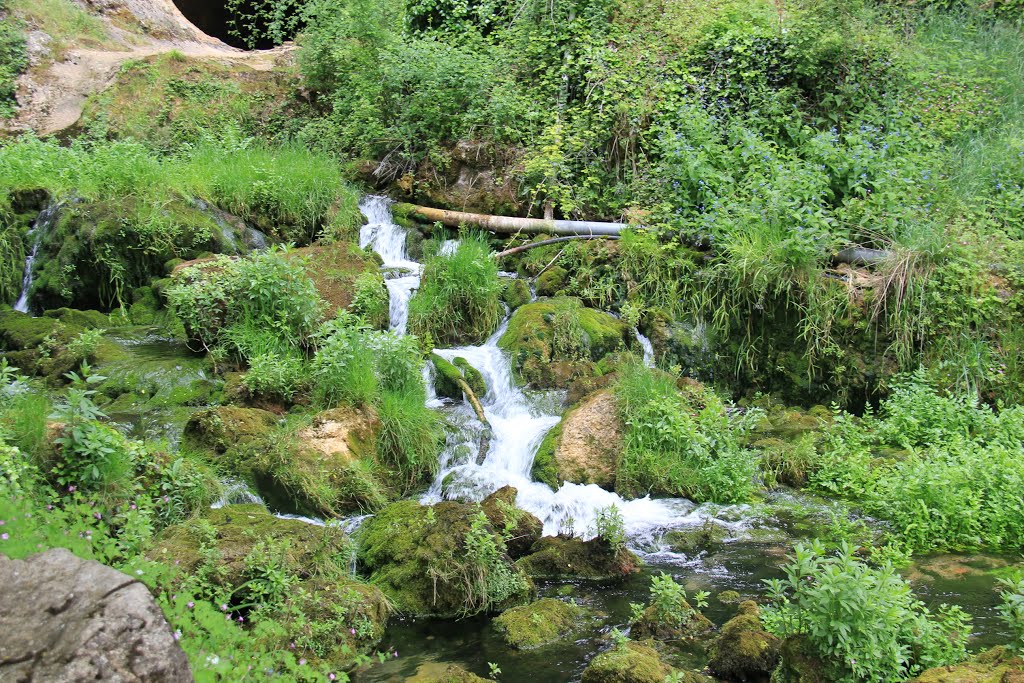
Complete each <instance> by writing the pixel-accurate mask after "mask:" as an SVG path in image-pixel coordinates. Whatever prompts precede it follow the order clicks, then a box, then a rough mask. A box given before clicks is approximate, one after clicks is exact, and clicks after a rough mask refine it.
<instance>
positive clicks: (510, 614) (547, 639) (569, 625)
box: [491, 598, 582, 650]
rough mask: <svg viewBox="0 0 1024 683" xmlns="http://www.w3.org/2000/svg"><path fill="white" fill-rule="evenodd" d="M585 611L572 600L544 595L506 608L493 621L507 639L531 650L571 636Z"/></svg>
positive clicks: (503, 637) (514, 645) (518, 647)
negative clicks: (525, 603)
mask: <svg viewBox="0 0 1024 683" xmlns="http://www.w3.org/2000/svg"><path fill="white" fill-rule="evenodd" d="M581 612H582V610H581V609H580V608H579V607H577V606H576V605H573V604H572V603H568V602H563V601H562V600H556V599H555V598H543V599H541V600H538V601H537V602H532V603H530V604H529V605H523V606H521V607H513V608H512V609H510V610H506V611H504V612H502V613H501V615H500V616H498V617H497V618H495V619H494V621H493V622H491V623H492V624H494V628H495V629H496V630H497V631H498V633H499V634H500V635H501V638H502V640H504V641H505V642H506V643H508V644H509V645H511V646H512V647H514V648H516V649H517V650H529V649H531V648H535V647H540V646H541V645H547V644H548V643H553V642H555V641H556V640H559V639H560V638H563V637H565V636H567V635H568V634H569V633H571V632H572V631H573V630H574V629H575V628H577V627H578V625H579V617H580V615H581Z"/></svg>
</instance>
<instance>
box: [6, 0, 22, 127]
mask: <svg viewBox="0 0 1024 683" xmlns="http://www.w3.org/2000/svg"><path fill="white" fill-rule="evenodd" d="M6 11H7V5H6V2H0V13H6ZM27 66H28V55H27V53H26V51H25V36H24V35H22V31H21V27H20V26H19V25H18V22H15V21H12V20H11V19H9V18H5V19H4V21H3V22H0V118H7V117H9V116H11V115H13V114H14V106H15V104H16V101H15V97H14V96H15V94H16V90H17V78H18V76H19V75H20V74H21V72H22V71H24V70H25V67H27Z"/></svg>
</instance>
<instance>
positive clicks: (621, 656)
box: [581, 641, 672, 683]
mask: <svg viewBox="0 0 1024 683" xmlns="http://www.w3.org/2000/svg"><path fill="white" fill-rule="evenodd" d="M671 673H672V667H670V666H669V665H667V664H665V663H664V662H662V661H661V658H660V657H659V656H658V653H657V652H655V650H654V649H653V648H651V647H648V646H647V645H642V644H640V643H637V642H634V641H629V642H627V643H626V644H625V645H621V646H620V645H617V646H615V647H613V648H612V649H610V650H607V651H606V652H602V653H601V654H599V655H597V656H596V657H594V659H592V660H591V662H590V664H588V665H587V668H586V669H584V670H583V678H582V679H581V681H582V683H664V681H665V679H666V678H667V677H668V676H669V675H670V674H671Z"/></svg>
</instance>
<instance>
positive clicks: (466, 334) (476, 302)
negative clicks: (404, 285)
mask: <svg viewBox="0 0 1024 683" xmlns="http://www.w3.org/2000/svg"><path fill="white" fill-rule="evenodd" d="M503 310H504V309H503V308H502V304H501V282H500V281H499V280H498V264H497V263H496V262H495V261H494V259H493V258H492V257H491V252H490V249H489V247H488V245H487V240H486V239H485V238H484V237H482V236H475V235H470V236H465V237H464V238H463V239H462V240H460V242H459V246H458V248H457V249H456V250H455V252H454V253H452V254H450V255H437V256H434V257H432V258H430V259H428V260H427V263H426V265H425V266H424V268H423V278H422V284H421V285H420V288H419V290H418V291H417V292H416V294H415V295H413V297H412V299H410V301H409V330H410V331H411V332H412V333H413V334H416V335H419V336H421V337H429V338H430V339H433V340H434V341H435V342H436V343H439V344H450V345H454V344H466V343H479V342H482V341H483V340H484V339H486V338H487V337H488V336H489V335H490V334H491V333H492V332H494V331H495V330H496V329H497V328H498V324H499V323H500V322H501V317H502V312H503Z"/></svg>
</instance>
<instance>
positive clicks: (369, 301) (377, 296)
mask: <svg viewBox="0 0 1024 683" xmlns="http://www.w3.org/2000/svg"><path fill="white" fill-rule="evenodd" d="M355 290H356V291H355V295H354V296H353V297H352V303H351V304H350V305H349V310H350V311H352V312H353V313H355V314H356V315H358V316H359V317H360V318H362V319H363V322H365V323H366V324H367V325H369V326H370V327H372V328H374V329H378V330H382V329H387V327H388V324H389V323H390V322H391V311H390V298H389V296H388V288H387V286H386V285H385V284H384V278H383V277H382V276H381V274H380V273H362V274H361V275H359V276H358V277H357V278H356V282H355Z"/></svg>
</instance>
